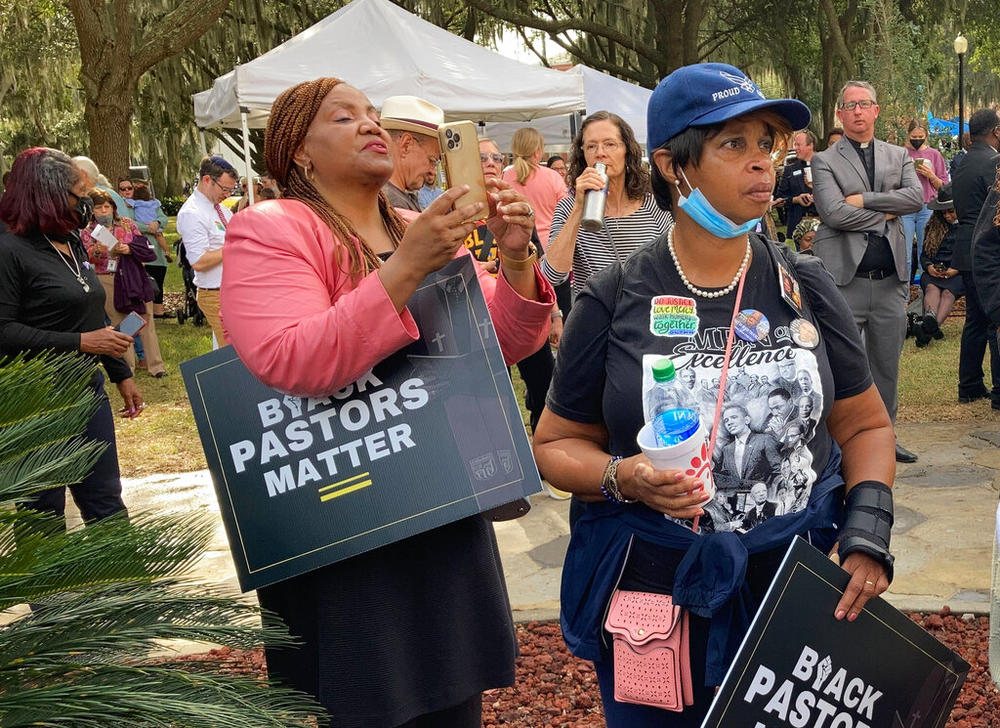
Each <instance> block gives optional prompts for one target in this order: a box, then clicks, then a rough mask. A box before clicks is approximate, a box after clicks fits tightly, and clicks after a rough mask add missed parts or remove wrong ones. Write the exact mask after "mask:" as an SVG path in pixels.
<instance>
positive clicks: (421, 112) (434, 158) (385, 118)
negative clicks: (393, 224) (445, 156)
mask: <svg viewBox="0 0 1000 728" xmlns="http://www.w3.org/2000/svg"><path fill="white" fill-rule="evenodd" d="M381 116H382V127H383V128H384V129H386V130H388V132H389V135H390V136H391V137H392V141H393V145H392V158H393V162H394V163H395V168H394V169H393V172H392V176H391V177H390V178H389V181H388V182H386V183H385V187H383V188H382V189H383V191H384V192H385V194H386V196H387V197H388V198H389V204H391V205H392V206H393V207H398V208H402V209H404V210H413V211H414V212H420V211H421V210H422V208H421V207H420V204H419V203H418V202H417V191H418V190H419V189H420V188H421V187H423V185H424V177H425V176H426V175H427V174H428V173H429V172H433V171H434V170H435V169H436V168H437V165H438V162H439V161H440V159H441V147H440V145H439V144H438V137H437V128H438V125H439V124H443V123H444V111H443V110H442V109H441V108H440V107H438V106H435V105H434V104H432V103H430V102H429V101H424V100H423V99H420V98H417V97H416V96H390V97H389V98H387V99H386V100H385V101H384V102H383V104H382V114H381Z"/></svg>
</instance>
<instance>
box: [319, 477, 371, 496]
mask: <svg viewBox="0 0 1000 728" xmlns="http://www.w3.org/2000/svg"><path fill="white" fill-rule="evenodd" d="M369 475H371V473H359V474H357V475H352V476H351V477H350V478H344V479H343V480H339V481H337V482H336V483H330V485H324V486H323V487H322V488H320V489H319V492H320V493H322V492H323V491H324V490H333V489H334V488H339V487H340V486H342V485H346V484H347V483H350V482H351V481H352V480H359V479H361V478H367V477H368V476H369Z"/></svg>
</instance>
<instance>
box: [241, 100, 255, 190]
mask: <svg viewBox="0 0 1000 728" xmlns="http://www.w3.org/2000/svg"><path fill="white" fill-rule="evenodd" d="M240 124H242V126H243V161H244V162H245V163H246V166H247V189H246V190H245V192H246V194H248V195H250V204H251V205H252V204H253V203H254V199H253V165H252V163H251V160H250V127H249V126H247V109H245V108H243V107H240Z"/></svg>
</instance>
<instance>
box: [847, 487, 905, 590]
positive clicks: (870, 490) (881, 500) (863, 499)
mask: <svg viewBox="0 0 1000 728" xmlns="http://www.w3.org/2000/svg"><path fill="white" fill-rule="evenodd" d="M892 523H893V511H892V489H891V488H890V487H889V486H888V485H886V484H885V483H879V482H878V481H876V480H865V481H862V482H860V483H858V484H857V485H855V486H854V487H853V488H851V490H850V492H848V494H847V502H846V503H845V505H844V523H843V526H842V527H841V529H840V534H839V537H838V538H839V541H840V544H839V548H838V549H837V552H838V554H839V555H840V563H841V564H843V563H844V559H846V558H847V557H848V556H849V555H850V554H853V553H862V554H866V555H868V556H871V557H872V558H873V559H875V560H876V561H878V562H879V563H881V564H882V565H883V566H884V567H885V570H886V573H887V575H888V577H889V581H890V583H891V582H892V574H893V568H892V565H893V561H894V559H893V557H892V554H891V553H889V538H890V535H891V532H892Z"/></svg>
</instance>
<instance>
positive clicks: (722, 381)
mask: <svg viewBox="0 0 1000 728" xmlns="http://www.w3.org/2000/svg"><path fill="white" fill-rule="evenodd" d="M749 269H750V265H749V263H748V264H747V266H746V268H744V269H743V273H742V275H740V285H739V288H737V289H736V303H735V304H734V305H733V317H732V319H731V320H730V322H729V334H728V335H727V336H726V356H725V358H724V359H723V360H722V372H721V374H719V395H718V396H717V397H716V398H715V418H714V419H713V421H712V434H711V436H710V437H709V439H708V457H709V460H711V458H712V454H713V453H714V452H715V437H716V435H718V434H719V415H721V414H722V400H723V397H724V396H725V392H726V378H727V377H728V375H729V359H730V357H731V355H732V353H733V339H734V338H735V333H736V317H737V316H739V314H740V301H742V300H743V284H744V282H746V278H747V270H749ZM699 518H700V516H695V517H694V520H693V521H692V523H691V530H692V531H694V532H695V533H698V520H699Z"/></svg>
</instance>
